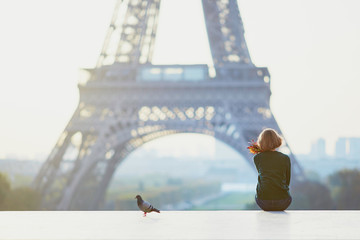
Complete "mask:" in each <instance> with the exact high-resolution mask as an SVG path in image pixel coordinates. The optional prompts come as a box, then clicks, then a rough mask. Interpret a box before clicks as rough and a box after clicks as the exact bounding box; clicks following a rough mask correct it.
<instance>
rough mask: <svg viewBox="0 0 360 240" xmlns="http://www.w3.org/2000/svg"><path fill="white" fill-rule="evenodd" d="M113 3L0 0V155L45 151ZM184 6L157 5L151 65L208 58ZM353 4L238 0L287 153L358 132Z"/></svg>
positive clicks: (194, 14) (197, 24) (202, 33)
mask: <svg viewBox="0 0 360 240" xmlns="http://www.w3.org/2000/svg"><path fill="white" fill-rule="evenodd" d="M190 2H191V4H192V8H187V7H186V6H188V5H190ZM114 3H115V1H114V0H111V1H110V0H109V1H96V0H93V1H77V2H76V3H74V2H72V1H52V2H51V3H48V2H46V1H42V0H35V1H32V2H31V3H29V2H26V1H20V5H21V6H23V7H22V8H19V7H18V6H19V2H17V3H11V2H1V3H0V9H1V10H0V13H1V16H0V20H1V21H0V22H1V23H0V27H1V29H2V31H3V35H4V36H5V38H4V39H3V40H2V42H1V46H0V50H1V52H2V53H3V54H2V56H1V57H0V63H1V64H2V66H5V68H4V72H3V77H2V80H1V90H0V91H1V92H0V93H1V94H0V107H1V109H2V111H3V118H2V121H3V124H1V126H0V131H1V133H2V134H1V137H0V145H1V146H2V147H1V149H0V157H1V158H4V157H6V156H9V155H10V156H11V155H15V154H17V155H18V156H24V157H26V156H27V157H28V158H34V156H36V155H39V156H40V155H41V156H44V155H47V154H48V153H49V152H50V150H51V148H52V147H53V145H54V144H55V142H56V140H57V138H58V137H59V135H60V133H61V132H62V130H63V128H64V126H65V125H66V123H67V122H68V121H69V119H70V117H71V115H72V114H73V112H74V110H75V108H76V106H77V103H78V90H77V86H76V85H77V80H78V79H77V76H78V75H77V71H78V69H79V68H81V67H93V66H94V64H95V62H96V60H97V57H98V54H99V52H100V48H101V46H102V43H103V40H104V36H105V32H106V29H107V27H108V24H109V22H110V17H111V13H112V10H113V6H114ZM182 3H183V4H181V3H180V1H178V0H173V1H166V0H164V1H163V3H162V9H163V10H165V11H161V13H160V14H161V15H160V22H159V29H158V37H157V43H156V48H155V55H154V61H153V62H154V63H155V64H164V63H168V64H169V63H207V64H211V61H210V62H209V59H211V58H210V52H209V49H208V48H209V47H208V43H207V42H206V41H205V40H204V37H206V29H205V27H204V23H203V19H202V16H199V13H202V12H201V11H202V10H201V4H200V1H189V0H186V1H182ZM39 5H41V6H42V7H41V8H38V7H37V6H39ZM359 5H360V4H359V3H358V2H357V1H345V2H342V1H316V2H311V1H293V2H291V3H288V2H286V1H271V2H269V1H239V8H240V14H241V16H242V19H243V22H244V27H245V37H246V41H247V44H248V47H249V51H250V55H251V57H252V61H253V62H254V64H255V65H256V66H260V67H261V66H264V67H268V68H269V71H270V74H271V75H272V83H271V89H272V93H273V95H272V97H271V107H272V111H273V113H274V116H275V118H276V119H277V122H278V123H279V125H280V128H281V129H282V131H283V133H284V135H285V138H286V139H287V141H288V142H289V144H290V147H291V149H292V150H293V152H294V153H295V154H297V153H307V152H309V151H310V146H311V142H312V141H314V140H315V139H318V138H320V137H321V138H324V139H326V142H327V143H328V146H327V149H328V152H329V153H330V154H333V153H334V150H335V143H336V140H337V139H338V138H339V137H359V136H360V129H359V128H357V122H359V120H360V114H359V113H358V112H357V111H356V110H355V109H358V108H359V104H360V99H359V98H360V97H359V96H358V95H357V89H359V88H360V83H359V81H358V76H360V74H359V71H360V70H359V69H358V68H357V65H358V63H359V56H360V47H359V46H358V42H359V40H360V30H359V29H360V28H359V25H360V17H359V16H358V14H357V11H356V9H357V7H358V6H359ZM85 6H86V7H85ZM259 6H262V7H259ZM29 9H30V10H31V11H29ZM85 9H86V11H84V10H85ZM15 12H16V13H17V14H18V15H17V14H14V13H15ZM184 12H186V13H187V14H186V16H187V18H186V19H185V18H183V13H184ZM64 13H66V14H65V15H66V17H64ZM80 13H81V16H82V17H81V18H79V14H80ZM319 13H321V17H319ZM19 16H20V17H19ZM171 16H172V17H173V20H171V21H170V19H171ZM334 16H336V17H334ZM164 19H165V20H164ZM25 20H26V21H25ZM184 26H185V27H186V31H185V30H184V29H183V28H184ZM15 30H16V31H15ZM185 33H186V34H185ZM184 35H195V36H198V37H188V38H184ZM25 36H26V37H25ZM24 38H26V41H25V39H24ZM179 42H181V43H182V45H183V46H186V47H178V46H179ZM194 53H195V54H194ZM43 160H45V159H43Z"/></svg>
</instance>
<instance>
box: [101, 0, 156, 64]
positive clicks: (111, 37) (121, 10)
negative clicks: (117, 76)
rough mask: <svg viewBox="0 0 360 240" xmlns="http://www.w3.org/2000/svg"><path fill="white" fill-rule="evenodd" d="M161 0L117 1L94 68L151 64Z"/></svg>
mask: <svg viewBox="0 0 360 240" xmlns="http://www.w3.org/2000/svg"><path fill="white" fill-rule="evenodd" d="M159 10H160V0H118V1H117V3H116V6H115V10H114V14H113V17H112V19H111V24H110V26H109V28H108V32H107V34H106V38H105V41H104V45H103V48H102V51H101V54H100V57H99V59H98V62H97V67H100V66H102V65H111V64H113V63H115V62H120V63H131V64H133V65H137V64H139V63H149V62H151V59H152V55H153V51H154V45H155V35H156V28H157V24H158V17H159Z"/></svg>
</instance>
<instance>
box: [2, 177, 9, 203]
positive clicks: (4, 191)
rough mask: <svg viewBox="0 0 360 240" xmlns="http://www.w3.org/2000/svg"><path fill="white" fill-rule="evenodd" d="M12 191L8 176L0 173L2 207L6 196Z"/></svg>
mask: <svg viewBox="0 0 360 240" xmlns="http://www.w3.org/2000/svg"><path fill="white" fill-rule="evenodd" d="M9 192H10V182H9V180H8V179H7V177H6V176H5V175H4V174H2V173H0V207H1V206H2V204H3V203H4V201H5V198H6V196H7V195H8V193H9Z"/></svg>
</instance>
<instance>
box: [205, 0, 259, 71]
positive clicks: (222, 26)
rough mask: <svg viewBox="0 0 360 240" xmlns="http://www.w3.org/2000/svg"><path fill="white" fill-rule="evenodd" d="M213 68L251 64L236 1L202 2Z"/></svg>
mask: <svg viewBox="0 0 360 240" xmlns="http://www.w3.org/2000/svg"><path fill="white" fill-rule="evenodd" d="M202 5H203V10H204V17H205V24H206V29H207V34H208V38H209V43H210V49H211V54H212V58H213V62H214V65H215V68H216V69H217V68H221V67H226V65H228V66H229V64H232V65H234V64H235V65H238V64H252V62H251V59H250V55H249V51H248V49H247V46H246V42H245V38H244V27H243V23H242V20H241V17H240V13H239V8H238V4H237V1H236V0H218V1H209V0H202Z"/></svg>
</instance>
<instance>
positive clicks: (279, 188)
mask: <svg viewBox="0 0 360 240" xmlns="http://www.w3.org/2000/svg"><path fill="white" fill-rule="evenodd" d="M254 162H255V165H256V168H257V170H258V173H259V176H258V184H257V187H256V193H257V197H258V198H259V199H262V200H280V199H286V198H289V197H290V193H289V184H290V175H291V170H290V169H291V163H290V158H289V157H288V156H287V155H285V154H283V153H280V152H277V151H265V152H261V153H259V154H257V155H255V157H254Z"/></svg>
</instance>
